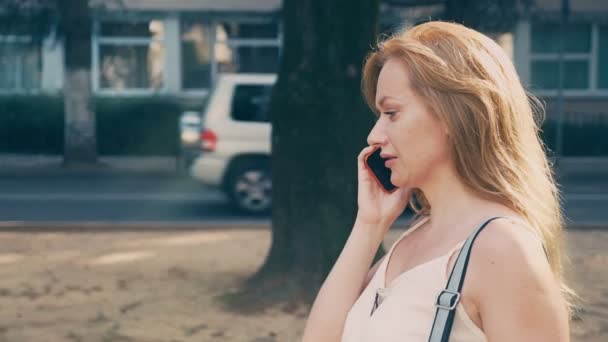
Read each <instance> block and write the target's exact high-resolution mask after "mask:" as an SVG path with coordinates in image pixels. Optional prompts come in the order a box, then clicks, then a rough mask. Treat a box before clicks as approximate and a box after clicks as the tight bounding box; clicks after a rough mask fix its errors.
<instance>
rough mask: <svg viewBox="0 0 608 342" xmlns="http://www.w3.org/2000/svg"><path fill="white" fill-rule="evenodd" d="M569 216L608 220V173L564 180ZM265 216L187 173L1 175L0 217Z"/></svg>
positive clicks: (180, 219) (180, 218)
mask: <svg viewBox="0 0 608 342" xmlns="http://www.w3.org/2000/svg"><path fill="white" fill-rule="evenodd" d="M561 182H562V184H563V190H564V193H565V212H566V215H567V216H568V217H569V218H570V219H571V220H572V221H574V222H576V223H590V224H595V223H602V222H603V223H606V222H608V176H607V177H595V178H593V177H591V178H590V177H587V178H579V179H571V180H562V181H561ZM243 218H244V219H254V220H260V219H262V220H264V219H268V217H266V218H254V217H247V216H243V215H241V214H240V213H238V212H237V211H235V210H234V209H233V208H232V207H231V206H230V205H229V203H228V201H227V200H226V198H225V196H224V195H223V194H222V193H220V192H219V191H217V190H216V189H212V188H208V187H204V186H202V185H200V184H198V183H196V182H194V181H193V180H191V179H189V178H188V177H186V176H181V177H179V176H169V175H136V174H127V175H116V174H103V173H70V174H61V173H58V174H50V175H41V174H21V175H0V221H37V222H41V221H72V222H76V221H83V220H84V221H110V222H116V221H120V222H134V221H158V222H186V221H187V222H196V221H207V220H220V221H221V220H233V219H243Z"/></svg>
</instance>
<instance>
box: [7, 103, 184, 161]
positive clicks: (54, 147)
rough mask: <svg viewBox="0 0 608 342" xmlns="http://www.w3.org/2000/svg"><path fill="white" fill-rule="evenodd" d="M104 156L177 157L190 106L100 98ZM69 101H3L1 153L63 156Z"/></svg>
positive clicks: (100, 145)
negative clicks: (182, 116) (182, 119)
mask: <svg viewBox="0 0 608 342" xmlns="http://www.w3.org/2000/svg"><path fill="white" fill-rule="evenodd" d="M95 108H96V113H97V149H98V152H99V154H100V155H175V153H176V149H177V139H178V133H177V129H178V120H179V115H180V114H181V112H182V109H183V108H184V106H182V105H181V104H180V102H179V101H178V100H176V99H174V98H167V97H146V98H107V97H106V98H96V99H95ZM63 120H64V115H63V99H62V98H61V97H57V96H10V97H9V96H6V97H0V137H2V138H1V139H0V153H39V154H62V153H63Z"/></svg>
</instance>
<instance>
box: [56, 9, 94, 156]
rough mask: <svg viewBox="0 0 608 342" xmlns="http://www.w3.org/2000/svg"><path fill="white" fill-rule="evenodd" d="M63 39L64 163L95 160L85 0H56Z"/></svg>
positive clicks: (89, 54) (88, 11)
mask: <svg viewBox="0 0 608 342" xmlns="http://www.w3.org/2000/svg"><path fill="white" fill-rule="evenodd" d="M58 5H59V6H58V7H59V13H60V15H61V24H60V25H61V27H60V30H62V31H63V34H64V42H65V79H64V88H63V92H64V105H65V133H64V134H65V135H64V163H65V164H73V163H95V162H96V161H97V146H96V145H97V144H96V137H95V110H94V105H93V98H92V91H91V27H92V21H91V13H90V8H89V2H88V1H87V0H78V1H70V0H60V1H58Z"/></svg>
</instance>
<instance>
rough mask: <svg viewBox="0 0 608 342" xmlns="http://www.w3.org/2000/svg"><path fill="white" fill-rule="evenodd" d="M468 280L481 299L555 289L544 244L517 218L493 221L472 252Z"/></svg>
mask: <svg viewBox="0 0 608 342" xmlns="http://www.w3.org/2000/svg"><path fill="white" fill-rule="evenodd" d="M469 277H470V278H471V279H467V280H470V284H471V286H472V287H473V291H474V292H475V293H476V297H477V299H481V300H483V298H492V296H497V294H498V293H500V296H503V297H504V298H509V297H511V296H517V295H519V291H521V290H525V289H527V290H531V289H541V288H547V287H551V288H553V287H554V286H555V278H554V276H553V273H552V271H551V267H550V265H549V262H548V260H547V256H546V254H545V252H544V249H543V244H542V241H541V240H540V239H539V237H538V236H537V235H536V233H535V232H534V231H533V230H532V229H531V228H530V227H529V226H528V225H527V224H526V223H525V222H524V221H523V220H517V219H515V220H514V219H501V220H494V221H492V222H491V223H489V224H488V226H487V227H486V228H485V229H484V230H483V231H482V232H481V233H480V234H479V236H478V237H477V239H476V240H475V244H474V245H473V248H472V250H471V258H470V263H469V272H467V278H469Z"/></svg>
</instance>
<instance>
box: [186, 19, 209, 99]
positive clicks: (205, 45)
mask: <svg viewBox="0 0 608 342" xmlns="http://www.w3.org/2000/svg"><path fill="white" fill-rule="evenodd" d="M211 28H212V26H211V25H210V24H209V23H206V22H203V21H200V20H189V19H183V20H182V21H181V35H182V41H181V44H182V63H181V68H182V88H183V89H204V88H209V87H210V85H211V72H212V69H211V64H212V56H211V52H212V48H213V43H212V38H213V37H212V33H211Z"/></svg>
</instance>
